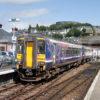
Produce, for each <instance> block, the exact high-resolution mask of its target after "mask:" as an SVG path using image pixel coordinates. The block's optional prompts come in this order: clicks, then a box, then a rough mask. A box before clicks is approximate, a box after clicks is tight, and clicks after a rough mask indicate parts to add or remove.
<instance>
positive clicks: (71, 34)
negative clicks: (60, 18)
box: [65, 28, 82, 37]
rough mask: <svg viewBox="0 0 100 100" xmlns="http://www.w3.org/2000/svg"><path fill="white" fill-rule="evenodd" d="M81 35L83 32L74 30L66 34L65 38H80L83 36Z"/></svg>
mask: <svg viewBox="0 0 100 100" xmlns="http://www.w3.org/2000/svg"><path fill="white" fill-rule="evenodd" d="M81 33H82V32H81V31H80V30H78V29H76V28H73V29H71V30H70V31H69V32H68V33H67V34H65V37H72V36H74V37H79V36H81Z"/></svg>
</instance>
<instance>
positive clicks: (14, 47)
mask: <svg viewBox="0 0 100 100" xmlns="http://www.w3.org/2000/svg"><path fill="white" fill-rule="evenodd" d="M9 22H11V23H12V24H13V27H12V34H13V35H12V43H13V46H12V52H13V54H14V55H15V50H16V35H15V33H16V31H17V28H16V26H15V23H16V22H20V19H18V18H11V19H9Z"/></svg>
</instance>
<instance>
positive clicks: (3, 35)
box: [0, 29, 12, 43]
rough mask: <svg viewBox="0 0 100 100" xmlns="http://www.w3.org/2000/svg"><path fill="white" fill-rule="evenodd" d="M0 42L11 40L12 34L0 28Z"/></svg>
mask: <svg viewBox="0 0 100 100" xmlns="http://www.w3.org/2000/svg"><path fill="white" fill-rule="evenodd" d="M0 42H2V43H3V42H8V43H9V42H10V43H11V42H12V34H11V33H8V32H7V31H5V30H3V29H0Z"/></svg>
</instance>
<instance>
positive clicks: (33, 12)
mask: <svg viewBox="0 0 100 100" xmlns="http://www.w3.org/2000/svg"><path fill="white" fill-rule="evenodd" d="M47 13H48V10H47V9H46V8H41V9H33V10H25V11H19V12H15V13H13V14H12V15H11V16H14V17H18V18H29V17H38V16H41V15H44V14H47Z"/></svg>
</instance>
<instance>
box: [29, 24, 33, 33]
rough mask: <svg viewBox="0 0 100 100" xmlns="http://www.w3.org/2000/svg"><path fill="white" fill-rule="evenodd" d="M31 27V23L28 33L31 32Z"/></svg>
mask: <svg viewBox="0 0 100 100" xmlns="http://www.w3.org/2000/svg"><path fill="white" fill-rule="evenodd" d="M31 29H32V27H31V25H29V27H28V33H31Z"/></svg>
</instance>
